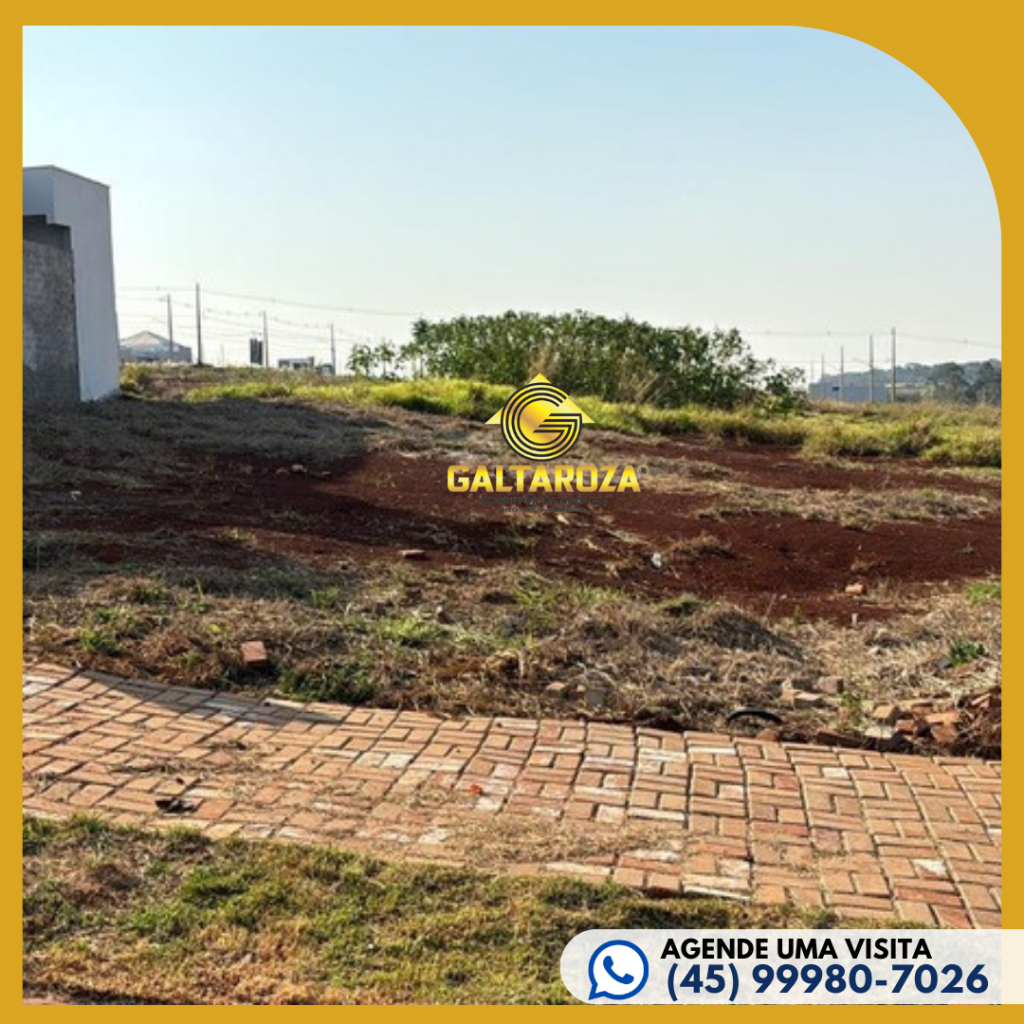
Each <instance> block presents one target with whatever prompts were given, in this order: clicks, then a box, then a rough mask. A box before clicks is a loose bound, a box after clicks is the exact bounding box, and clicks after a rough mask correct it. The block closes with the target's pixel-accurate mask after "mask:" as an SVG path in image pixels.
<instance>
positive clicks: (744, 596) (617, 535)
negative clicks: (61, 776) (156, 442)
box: [30, 441, 1001, 622]
mask: <svg viewBox="0 0 1024 1024" xmlns="http://www.w3.org/2000/svg"><path fill="white" fill-rule="evenodd" d="M604 447H605V448H606V449H611V448H612V445H610V444H605V445H604ZM620 447H621V450H622V453H623V458H624V459H625V458H626V457H628V458H629V460H630V461H634V462H635V463H637V464H640V463H641V462H642V461H643V460H644V459H645V458H651V457H653V456H655V455H657V456H658V457H659V458H665V457H672V458H686V457H691V458H698V459H700V460H701V461H703V462H714V463H716V464H718V465H720V466H722V467H725V468H726V469H728V470H729V471H730V478H732V479H737V480H743V481H744V482H748V483H756V484H761V485H767V486H771V487H786V488H793V487H813V488H816V489H823V490H829V489H831V490H849V489H864V490H875V489H883V488H899V487H920V486H930V487H937V486H938V487H942V488H947V489H949V490H955V491H958V492H965V493H971V492H974V493H985V494H992V493H998V483H993V482H987V481H982V482H975V481H972V480H969V479H967V478H961V477H956V476H953V475H943V476H941V477H937V476H936V475H935V474H934V473H933V472H929V471H928V470H925V469H921V470H917V469H915V468H913V467H912V466H905V465H901V464H898V463H893V464H878V463H874V464H872V465H871V467H870V468H869V469H865V470H864V471H859V470H856V469H851V470H847V469H833V468H829V467H826V466H821V465H815V464H811V463H808V462H806V461H804V460H802V459H799V458H796V457H793V456H791V455H787V454H786V453H784V452H779V451H778V450H773V449H767V448H748V449H744V448H738V447H728V446H712V445H702V444H699V443H687V444H670V443H668V442H665V443H662V444H654V445H652V444H647V445H642V444H638V445H636V446H634V447H630V446H629V445H628V442H625V441H623V442H621V445H620ZM306 469H307V470H308V471H307V472H302V471H299V472H295V471H293V470H292V469H291V468H290V467H288V466H282V465H281V463H279V462H276V461H272V460H268V459H265V458H262V457H259V458H257V457H250V456H245V457H237V458H235V459H230V460H229V459H222V460H218V461H216V462H215V463H214V468H213V470H211V463H210V457H209V456H204V457H203V459H202V465H201V467H200V465H199V462H198V457H197V466H196V473H195V474H194V475H191V476H183V477H180V478H177V477H176V478H174V479H173V480H172V481H170V482H162V483H160V484H158V485H157V486H155V487H152V488H146V489H144V490H136V491H131V490H122V489H115V488H107V487H102V486H98V485H93V486H91V487H90V486H86V487H85V488H84V493H83V495H82V499H81V501H80V502H79V503H78V504H77V505H69V506H68V507H67V508H64V509H59V508H57V509H55V508H54V507H53V506H52V505H50V506H49V508H48V510H47V511H46V512H45V513H43V512H38V513H35V514H33V515H32V516H31V517H30V518H31V519H32V522H31V526H32V527H34V528H36V529H47V530H74V531H97V532H100V533H102V534H104V535H105V536H104V538H103V540H102V542H99V541H98V542H97V544H96V545H94V546H93V548H92V554H93V555H94V557H98V558H100V559H102V560H104V561H111V562H114V561H121V560H123V559H127V558H130V559H132V560H135V561H143V562H144V561H147V560H155V561H161V560H167V559H169V558H171V557H173V558H174V560H175V561H176V562H177V563H178V564H180V563H181V560H182V558H185V559H190V558H191V559H195V560H196V561H197V562H198V563H203V564H207V565H209V564H229V565H240V564H245V563H246V562H253V561H258V559H259V556H260V553H261V552H266V553H267V554H268V555H270V554H272V555H274V556H276V557H299V558H302V559H306V560H310V561H314V562H318V563H320V562H322V563H324V564H331V563H336V562H338V561H339V560H346V561H356V562H365V561H367V560H372V559H398V558H400V552H401V551H402V550H403V549H409V548H419V549H422V550H423V551H424V552H425V553H426V557H425V558H424V559H423V560H422V561H415V562H409V563H408V564H409V565H410V566H415V567H422V568H424V569H431V568H435V569H436V568H437V567H440V566H450V565H456V564H459V565H474V564H477V565H479V564H496V563H502V562H506V561H511V560H517V561H519V562H520V563H522V562H524V561H525V562H527V563H529V564H531V565H532V566H534V567H535V568H536V570H537V571H539V572H542V573H548V574H558V575H561V576H564V577H566V578H572V579H576V580H581V581H585V582H587V583H591V584H594V585H600V586H607V587H616V588H621V589H623V590H627V591H630V592H634V593H640V594H643V595H645V596H649V597H651V598H653V599H664V598H669V597H672V596H675V595H679V594H692V595H695V596H698V597H701V598H719V599H727V600H731V601H733V602H735V603H737V604H738V605H740V606H742V607H745V608H747V609H748V610H750V611H752V612H755V613H757V614H768V615H782V614H793V613H799V614H801V615H803V616H804V617H806V618H829V619H833V620H835V621H837V622H838V621H845V622H849V621H850V616H851V615H852V614H854V613H856V614H857V615H859V616H860V617H861V618H862V619H867V618H881V617H885V616H887V615H889V614H891V613H892V611H893V610H894V609H893V608H892V607H889V606H886V605H884V604H883V603H877V604H876V603H874V602H873V600H872V597H873V595H877V594H878V592H879V588H881V587H882V586H883V585H889V584H894V585H898V586H900V587H901V588H908V587H910V588H913V587H915V586H918V585H922V584H927V583H934V582H941V581H948V580H957V579H962V578H968V577H979V576H983V575H985V574H988V573H998V572H999V571H1000V551H1001V521H1000V517H999V515H998V514H993V515H989V516H983V517H973V518H970V519H953V518H948V519H941V520H933V521H924V522H900V523H883V524H881V525H877V526H874V527H873V528H870V529H854V528H847V527H844V526H842V525H840V524H839V523H836V522H830V521H820V520H805V519H803V518H800V517H798V516H785V515H777V514H759V513H755V512H751V513H749V514H741V515H733V516H731V517H729V518H724V519H721V520H715V521H713V522H708V521H707V520H705V519H700V518H696V517H695V516H694V514H693V513H694V512H695V511H697V510H698V509H700V508H705V507H706V506H707V505H708V504H709V500H710V499H709V498H708V496H707V494H704V493H701V494H696V493H695V494H692V495H688V494H686V493H685V492H683V493H664V492H658V491H653V490H646V491H643V492H642V493H641V494H639V495H637V494H632V493H625V494H613V495H609V496H608V505H607V506H606V507H603V508H585V507H558V508H549V509H548V510H547V511H545V512H543V513H541V514H539V515H538V514H530V515H526V516H523V515H509V514H508V513H506V512H503V511H502V510H501V509H500V508H499V507H497V506H494V505H488V504H484V503H482V502H481V501H480V496H479V495H468V494H452V493H450V492H449V491H448V490H447V487H446V465H445V464H444V463H441V462H438V461H431V460H429V459H425V458H422V457H416V458H410V457H406V456H403V455H400V454H398V453H394V452H370V453H367V454H363V455H359V456H353V457H351V458H346V459H341V460H338V461H336V462H334V463H332V464H330V465H326V464H325V465H318V466H309V467H306ZM232 530H240V531H245V532H246V533H247V534H248V535H250V536H252V535H255V537H256V538H257V543H256V549H255V551H254V549H253V547H252V546H251V545H250V546H247V545H243V544H239V543H237V542H236V541H233V540H232V539H231V531H232ZM157 533H159V534H160V535H161V536H162V537H164V538H166V537H173V538H176V539H177V540H178V541H181V540H183V539H185V540H187V542H188V543H187V546H185V547H184V549H183V546H182V545H181V544H180V543H179V544H176V545H174V546H173V549H169V548H167V547H166V546H162V545H159V544H152V543H151V540H152V535H153V534H157ZM708 533H710V534H713V536H714V538H715V539H716V540H717V541H718V542H720V548H715V547H714V546H712V547H710V548H708V547H707V545H703V546H702V545H700V544H699V543H698V544H696V545H695V549H694V550H692V551H690V552H689V553H687V551H686V542H687V541H692V540H693V539H694V538H697V537H699V536H701V535H706V534H708ZM112 535H113V539H112ZM172 550H173V553H171V552H172ZM655 554H658V555H660V556H661V558H660V561H661V563H662V564H661V567H660V568H658V567H656V565H655V564H654V561H656V560H652V556H653V555H655ZM855 582H856V583H862V584H863V585H864V587H865V594H864V595H863V596H859V597H855V596H850V595H847V594H846V593H845V592H844V591H845V588H846V586H847V585H848V584H850V583H855Z"/></svg>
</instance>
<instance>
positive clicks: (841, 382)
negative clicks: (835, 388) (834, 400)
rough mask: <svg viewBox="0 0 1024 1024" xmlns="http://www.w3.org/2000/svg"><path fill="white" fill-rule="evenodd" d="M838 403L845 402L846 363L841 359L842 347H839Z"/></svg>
mask: <svg viewBox="0 0 1024 1024" xmlns="http://www.w3.org/2000/svg"><path fill="white" fill-rule="evenodd" d="M839 401H840V402H845V401H846V362H845V360H844V358H843V346H842V345H840V346H839Z"/></svg>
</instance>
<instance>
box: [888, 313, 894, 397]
mask: <svg viewBox="0 0 1024 1024" xmlns="http://www.w3.org/2000/svg"><path fill="white" fill-rule="evenodd" d="M889 401H890V402H892V404H893V405H895V404H896V328H895V327H894V328H893V329H892V394H891V395H890V397H889Z"/></svg>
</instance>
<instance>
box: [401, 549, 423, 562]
mask: <svg viewBox="0 0 1024 1024" xmlns="http://www.w3.org/2000/svg"><path fill="white" fill-rule="evenodd" d="M399 554H400V555H401V557H402V558H405V559H408V560H409V561H411V562H422V561H423V560H424V559H425V558H426V557H427V553H426V551H424V550H423V549H422V548H405V549H404V550H402V551H400V552H399Z"/></svg>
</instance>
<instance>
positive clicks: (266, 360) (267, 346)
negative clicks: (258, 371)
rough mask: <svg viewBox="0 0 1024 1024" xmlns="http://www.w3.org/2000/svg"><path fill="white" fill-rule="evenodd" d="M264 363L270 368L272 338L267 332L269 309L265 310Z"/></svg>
mask: <svg viewBox="0 0 1024 1024" xmlns="http://www.w3.org/2000/svg"><path fill="white" fill-rule="evenodd" d="M263 365H264V367H266V368H267V369H269V368H270V338H269V336H268V334H267V311H266V310H264V311H263Z"/></svg>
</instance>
